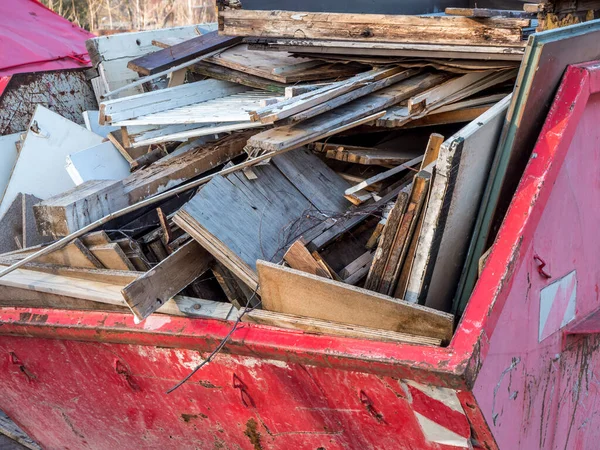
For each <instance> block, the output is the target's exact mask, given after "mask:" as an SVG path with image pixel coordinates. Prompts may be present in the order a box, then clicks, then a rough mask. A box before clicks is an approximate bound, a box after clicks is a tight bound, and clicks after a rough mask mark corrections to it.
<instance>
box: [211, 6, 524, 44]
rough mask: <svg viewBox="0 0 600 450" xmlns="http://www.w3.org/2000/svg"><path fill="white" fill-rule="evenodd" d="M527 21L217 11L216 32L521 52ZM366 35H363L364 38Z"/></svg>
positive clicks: (240, 10)
mask: <svg viewBox="0 0 600 450" xmlns="http://www.w3.org/2000/svg"><path fill="white" fill-rule="evenodd" d="M530 23H531V21H530V20H528V19H506V18H484V19H479V20H477V21H475V20H473V19H470V18H464V17H456V16H438V15H435V16H402V15H384V14H340V13H312V12H296V11H253V10H243V9H236V10H222V11H219V31H220V32H221V33H222V34H224V35H227V36H258V37H274V38H297V37H298V36H301V37H302V38H303V39H332V40H340V41H344V40H346V41H348V40H349V41H354V40H360V39H365V37H367V38H368V40H369V42H410V43H439V44H467V45H472V46H476V45H484V46H514V47H524V46H525V42H524V41H523V40H522V31H521V29H522V28H524V27H529V26H530ZM365 33H366V34H365Z"/></svg>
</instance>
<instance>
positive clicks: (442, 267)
mask: <svg viewBox="0 0 600 450" xmlns="http://www.w3.org/2000/svg"><path fill="white" fill-rule="evenodd" d="M509 103H510V96H507V97H506V98H505V99H504V100H502V101H500V102H499V103H498V104H497V105H495V106H494V107H492V108H491V109H490V110H488V111H487V112H486V113H484V114H483V115H482V116H480V117H479V118H477V119H476V120H475V121H473V122H471V123H470V124H469V125H467V126H466V127H465V128H463V129H462V130H460V131H459V132H458V133H456V134H455V135H454V136H452V137H450V138H449V139H448V140H446V142H444V144H443V145H442V147H441V149H440V155H439V158H438V163H437V166H436V175H435V179H434V182H433V186H432V189H431V195H430V198H429V204H428V206H427V210H426V212H425V217H424V222H423V227H422V229H421V234H420V236H419V240H418V242H417V249H416V252H415V260H414V261H413V267H412V270H411V274H410V278H409V282H408V285H407V292H406V296H405V299H406V300H407V301H411V302H419V303H425V304H426V305H427V306H431V307H434V308H436V309H440V310H449V309H450V307H451V302H452V299H453V297H454V294H455V293H456V287H457V284H458V278H459V277H460V273H461V271H462V268H463V263H464V260H465V256H466V252H467V250H468V246H469V240H470V234H471V232H472V230H473V226H474V224H475V220H476V217H477V212H478V209H479V206H480V204H481V198H482V196H483V191H484V189H485V183H486V181H487V180H488V175H489V171H490V167H491V164H492V160H493V158H494V153H495V150H496V146H497V142H498V138H499V136H500V132H501V130H502V125H503V124H504V117H505V115H506V110H507V108H508V105H509Z"/></svg>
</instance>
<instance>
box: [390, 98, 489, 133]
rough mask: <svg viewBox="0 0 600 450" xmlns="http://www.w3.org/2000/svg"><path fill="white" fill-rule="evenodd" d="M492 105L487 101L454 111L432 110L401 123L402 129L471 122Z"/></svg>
mask: <svg viewBox="0 0 600 450" xmlns="http://www.w3.org/2000/svg"><path fill="white" fill-rule="evenodd" d="M492 106H494V104H493V103H489V104H487V105H480V106H472V107H469V108H465V109H459V110H456V111H447V112H442V113H438V112H437V111H433V113H431V114H428V115H426V116H425V117H421V118H420V119H415V120H411V121H410V122H408V123H405V124H404V125H402V128H403V129H410V128H419V127H433V126H439V125H449V124H452V123H466V122H472V121H473V120H475V119H477V118H478V117H479V116H480V115H482V114H483V113H484V112H486V111H487V110H488V109H490V108H491V107H492ZM440 109H442V108H440Z"/></svg>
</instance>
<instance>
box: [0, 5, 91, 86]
mask: <svg viewBox="0 0 600 450" xmlns="http://www.w3.org/2000/svg"><path fill="white" fill-rule="evenodd" d="M92 37H94V35H93V34H91V33H89V32H87V31H85V30H84V29H82V28H79V27H78V26H77V25H74V24H72V23H71V22H69V21H68V20H66V19H64V18H63V17H60V16H59V15H58V14H55V13H54V12H52V11H51V10H49V9H48V8H46V7H45V6H44V5H42V4H41V3H39V2H38V1H36V0H0V93H1V92H2V84H3V83H2V78H4V80H5V81H7V76H8V75H13V74H15V73H23V72H41V71H48V70H59V69H72V68H77V67H86V66H89V62H88V61H89V57H88V54H87V50H86V49H85V41H86V40H87V39H90V38H92Z"/></svg>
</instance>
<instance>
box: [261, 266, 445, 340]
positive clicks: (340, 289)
mask: <svg viewBox="0 0 600 450" xmlns="http://www.w3.org/2000/svg"><path fill="white" fill-rule="evenodd" d="M257 268H258V275H259V283H260V290H261V298H262V304H263V307H264V309H266V310H268V311H275V312H281V313H285V314H294V315H297V316H304V317H312V318H315V319H321V320H330V321H332V322H339V323H348V324H353V325H359V326H364V327H369V328H377V329H382V330H389V331H398V332H402V333H408V334H413V335H418V336H428V337H432V338H438V339H442V340H445V341H449V340H450V338H451V337H452V328H453V316H452V315H450V314H445V313H442V312H439V311H435V310H433V309H430V308H426V307H422V306H419V305H414V304H411V303H408V302H404V301H402V300H398V299H395V298H392V297H387V296H385V295H381V294H377V293H374V292H372V291H368V290H366V289H361V288H357V287H354V286H350V285H347V284H344V283H340V282H337V281H333V280H328V279H326V278H322V277H317V276H315V275H311V274H308V273H305V272H300V271H298V270H294V269H289V268H286V267H282V266H278V265H276V264H272V263H269V262H266V261H259V262H258V263H257Z"/></svg>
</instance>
